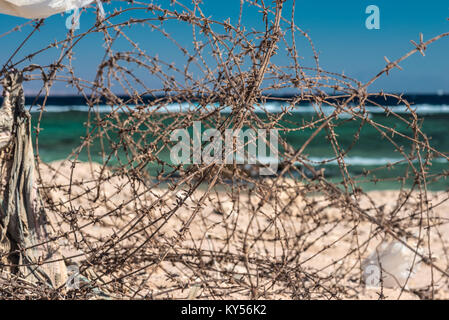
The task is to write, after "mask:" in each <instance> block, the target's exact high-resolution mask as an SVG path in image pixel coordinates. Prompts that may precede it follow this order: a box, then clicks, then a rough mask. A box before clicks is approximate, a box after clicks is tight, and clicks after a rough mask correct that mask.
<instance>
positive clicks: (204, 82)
mask: <svg viewBox="0 0 449 320" xmlns="http://www.w3.org/2000/svg"><path fill="white" fill-rule="evenodd" d="M124 2H126V1H124ZM285 3H286V2H285V1H281V0H276V1H274V2H273V3H270V4H267V3H265V2H264V1H241V5H240V9H239V15H238V18H235V20H236V21H237V22H235V23H234V24H233V23H231V19H228V20H225V21H219V20H214V19H212V18H209V17H207V15H206V14H205V13H204V12H203V10H202V8H203V7H202V6H203V5H202V4H201V2H200V1H192V2H189V3H187V2H184V1H177V0H173V1H171V4H167V5H162V4H155V3H152V2H151V3H147V2H144V1H132V2H129V3H126V6H125V3H124V8H121V9H117V10H115V11H114V12H113V13H110V14H108V15H107V16H106V17H105V18H102V17H101V16H100V15H99V12H97V15H98V17H97V22H96V23H95V24H94V25H92V26H89V27H88V28H87V29H86V31H84V30H83V31H80V32H79V33H75V30H69V31H68V33H67V35H66V37H65V38H64V39H62V40H57V41H55V42H54V43H51V44H44V46H43V47H42V49H39V50H36V51H34V52H25V51H24V50H25V46H24V44H25V43H26V42H27V41H28V40H29V39H30V38H32V37H34V36H36V35H35V34H34V33H35V32H36V31H37V30H38V29H39V28H40V27H42V26H45V20H39V21H33V22H31V23H25V24H23V25H21V26H17V27H14V28H12V29H11V31H8V32H6V33H4V34H2V35H0V38H2V37H7V36H10V35H11V34H14V33H16V32H17V31H18V30H25V29H27V30H28V29H30V27H31V29H32V30H31V31H30V32H29V33H28V37H26V38H25V41H24V43H22V44H20V45H19V46H17V50H15V51H14V52H13V53H12V55H11V57H10V58H9V59H8V60H7V61H6V63H5V64H4V65H3V68H2V71H1V72H0V78H4V77H6V76H7V74H8V73H9V72H10V71H11V70H12V69H13V68H15V69H18V70H22V71H23V73H24V76H25V80H28V81H33V82H34V83H36V82H39V83H41V89H40V90H39V92H38V94H37V95H36V97H38V96H41V101H43V103H41V104H40V105H39V106H37V105H36V104H37V102H38V98H36V100H35V101H34V102H33V103H32V105H31V107H32V108H35V107H39V113H38V115H37V116H35V118H36V119H37V123H33V127H34V130H35V161H36V165H37V167H38V170H37V177H38V179H37V184H38V186H39V191H40V193H41V196H42V197H43V200H44V207H45V210H46V212H47V215H48V216H49V217H50V218H51V219H50V220H51V221H52V231H53V235H52V236H51V237H50V238H49V239H48V240H47V241H46V243H48V242H51V243H57V244H58V246H59V249H60V251H61V254H62V258H61V259H60V260H63V261H64V263H65V265H67V266H73V265H75V266H77V268H79V271H80V274H81V275H82V279H81V284H80V287H79V288H78V289H73V290H67V287H66V286H65V285H62V286H59V287H53V288H51V287H46V286H43V285H41V284H39V283H37V284H36V283H31V282H27V281H26V279H23V277H21V276H20V274H14V273H2V277H1V278H0V282H1V286H0V295H1V297H2V298H13V299H14V298H30V297H32V298H48V299H64V298H75V299H82V298H89V297H95V298H139V299H142V298H145V299H161V298H176V299H181V298H203V299H222V298H251V299H262V298H264V299H266V298H268V299H269V298H288V299H316V298H321V299H340V298H357V297H359V296H360V295H361V294H362V293H363V292H364V290H365V289H364V284H363V260H364V259H365V258H366V257H367V255H368V254H369V252H370V251H372V250H373V248H376V246H377V245H378V244H379V243H380V242H382V241H386V240H388V239H393V240H395V241H398V242H399V243H402V244H403V245H404V246H406V247H407V248H408V249H409V250H410V251H411V252H412V253H413V254H414V256H415V259H414V262H413V263H414V264H415V263H416V264H417V263H418V262H421V261H422V262H421V263H423V264H424V265H426V267H425V268H426V270H428V273H427V274H426V284H425V286H423V288H424V289H422V290H420V291H419V290H412V289H409V288H408V287H407V286H406V285H403V286H401V287H402V289H401V290H399V293H398V294H397V295H395V296H394V298H399V297H400V296H401V295H402V294H403V293H404V292H406V293H410V294H415V295H416V296H418V297H420V298H423V297H431V298H434V297H439V296H440V295H443V294H444V293H445V292H447V288H448V287H447V285H448V282H447V275H448V273H447V267H448V262H449V260H448V255H447V240H446V239H445V236H444V232H443V231H442V230H443V229H444V227H445V226H446V224H447V217H444V216H440V215H439V214H438V212H439V211H438V210H437V209H438V208H439V207H440V208H441V207H443V208H444V206H445V205H446V206H447V202H448V201H447V200H448V194H447V192H443V191H441V192H431V191H429V190H430V189H429V186H431V184H432V183H433V182H435V181H439V180H442V179H445V178H446V177H447V175H448V173H447V170H440V171H438V170H434V169H433V170H432V171H431V170H430V169H431V166H432V163H433V161H434V159H435V158H437V157H438V158H443V159H445V160H449V158H448V154H447V153H444V152H442V151H439V150H438V146H435V145H432V144H431V141H430V139H429V138H428V137H427V135H426V134H425V133H424V132H423V130H422V128H421V122H422V121H421V120H422V119H421V118H420V116H419V115H418V114H417V113H416V111H415V110H414V109H413V108H412V106H411V104H410V103H409V102H408V101H406V100H405V98H404V97H403V96H401V95H395V94H389V93H384V92H376V93H370V92H368V88H369V87H370V86H371V85H372V84H373V83H374V82H375V81H376V80H377V79H378V78H380V77H382V76H384V75H385V74H388V72H389V71H390V70H392V69H393V68H400V66H399V64H400V63H401V62H402V61H404V60H405V59H407V58H409V57H410V56H412V55H413V54H415V53H418V52H420V53H424V51H425V50H426V49H427V47H428V46H429V45H431V44H432V43H434V42H435V41H438V40H440V39H441V38H444V37H447V36H448V35H449V33H444V34H441V35H438V36H436V37H434V38H431V39H429V40H427V41H424V39H423V38H422V37H421V39H420V41H419V44H416V43H413V45H414V46H415V47H416V48H414V49H413V50H411V51H409V52H407V53H406V54H404V56H402V57H401V58H399V59H396V60H394V61H392V62H391V61H390V60H389V59H387V58H386V59H385V60H386V65H385V67H384V68H383V69H382V70H380V72H379V73H378V74H376V75H375V76H373V77H372V79H370V80H369V81H367V82H361V81H358V80H356V79H352V78H350V77H348V76H345V75H341V74H337V73H333V72H328V71H326V70H323V69H322V68H321V67H320V64H319V58H318V53H317V51H316V49H315V47H314V45H313V42H312V39H311V37H309V35H308V34H307V33H306V32H305V31H303V30H302V29H301V28H300V27H299V26H297V25H296V23H295V19H294V8H295V1H293V2H291V5H290V4H289V10H287V9H285V7H284V6H285ZM290 7H291V8H290ZM246 10H254V11H256V12H259V13H260V15H261V21H260V23H261V25H260V26H261V27H260V28H256V27H253V26H249V25H245V24H244V17H245V11H246ZM138 13H145V15H144V17H142V15H139V14H138ZM134 14H135V16H136V17H139V18H130V15H134ZM233 20H234V19H233ZM170 24H176V25H179V28H183V30H184V29H185V30H187V28H190V29H191V31H192V33H191V38H190V39H188V41H185V39H179V37H177V35H176V34H173V33H169V32H168V31H167V29H170V28H169V27H167V28H166V26H167V25H170ZM133 28H147V29H148V30H149V31H152V32H157V33H159V34H160V37H161V41H166V42H167V43H171V45H174V46H175V47H176V48H177V50H178V53H179V54H180V57H182V59H179V61H182V62H178V63H176V64H175V63H172V62H171V61H168V60H167V61H164V59H163V58H161V57H159V56H158V55H152V54H149V53H147V52H146V51H145V50H144V49H143V48H142V47H141V46H140V45H139V44H138V43H137V42H136V40H133V37H132V34H133V31H132V30H133ZM93 34H96V35H98V34H101V35H102V37H103V43H102V45H103V48H104V55H103V58H102V59H101V61H100V62H99V63H98V66H97V69H96V73H95V77H94V78H93V79H86V78H84V77H82V76H80V75H79V74H80V73H79V71H78V70H77V67H74V65H75V64H74V63H73V61H74V60H75V58H76V56H77V54H76V53H75V49H76V48H77V46H79V43H80V41H82V40H83V39H85V38H87V37H89V36H91V35H93ZM184 36H185V34H184V32H183V37H184ZM302 39H305V40H306V42H304V41H302ZM119 42H120V46H118V45H116V44H117V43H119ZM298 43H301V44H304V43H308V46H309V47H308V48H303V47H300V48H298V46H297V44H298ZM119 48H120V49H119ZM306 50H310V52H311V54H312V56H313V60H314V62H313V64H314V65H313V66H310V65H303V64H302V63H301V58H300V57H299V52H301V53H303V52H305V51H306ZM152 51H155V52H156V51H157V50H152ZM42 56H45V58H46V60H49V61H51V63H48V64H47V65H42V64H39V63H37V62H36V61H38V60H39V59H40V58H41V57H42ZM275 61H276V62H275ZM278 61H282V64H279V63H278ZM149 78H151V79H155V81H154V83H158V84H159V86H150V85H149V84H148V83H149V82H148V81H147V80H148V79H149ZM57 83H63V84H66V85H68V86H70V87H71V88H73V90H75V91H76V93H77V94H78V95H80V96H82V97H83V98H84V99H85V101H86V105H87V108H88V113H87V115H86V122H85V129H86V134H85V136H83V137H82V138H81V140H80V143H79V146H78V147H77V148H75V149H74V150H73V151H72V152H71V153H70V154H67V157H66V159H65V160H63V161H58V162H53V163H44V162H43V161H41V156H40V148H41V146H42V142H40V140H39V138H40V136H41V130H42V129H43V128H42V124H41V121H42V119H45V117H46V107H47V100H48V98H49V96H50V91H51V88H52V87H53V86H54V85H55V84H57ZM120 92H121V93H122V94H119V93H120ZM284 92H289V95H288V96H286V95H284V94H283V93H284ZM379 96H381V97H385V99H387V98H388V99H391V100H392V101H395V102H397V103H398V104H402V105H405V106H406V109H407V111H408V114H407V115H403V114H399V113H396V112H395V109H394V108H392V107H387V106H384V105H382V104H380V103H379V102H378V101H379V100H378V99H377V98H378V97H379ZM267 101H276V102H278V103H281V104H282V105H283V107H282V110H278V111H277V112H272V111H271V110H269V109H268V108H266V102H267ZM174 104H175V105H176V104H180V105H181V104H182V105H183V106H184V107H183V108H182V109H181V108H180V110H179V111H177V112H174V111H173V109H170V106H172V105H174ZM304 104H307V105H312V106H314V113H315V114H314V115H313V117H311V118H310V119H308V118H307V119H306V118H304V119H303V120H302V123H298V122H297V121H295V120H294V119H293V118H292V117H291V114H292V112H294V111H295V110H296V109H297V108H301V107H302V105H304ZM99 105H107V106H109V107H110V109H108V111H106V112H105V111H104V110H103V111H102V112H100V111H99V109H98V106H99ZM368 105H369V106H374V107H376V108H378V109H379V110H382V111H383V112H385V114H388V116H389V117H390V118H391V119H394V120H395V121H397V122H398V123H401V128H407V129H405V130H402V129H398V128H397V127H395V126H390V125H388V124H384V123H382V121H379V120H378V119H377V118H373V117H370V114H369V111H367V109H366V107H367V106H368ZM329 109H330V110H331V112H328V111H327V110H329ZM196 121H201V124H202V126H203V128H204V129H208V128H216V129H218V130H219V132H220V133H221V134H223V135H224V134H225V131H226V129H233V130H238V129H245V128H249V129H254V130H256V131H257V130H258V129H266V130H269V129H277V130H278V131H279V132H280V136H279V159H280V164H279V170H278V172H277V173H276V174H274V175H272V176H258V175H257V174H256V175H255V174H253V171H254V170H255V169H259V168H260V167H263V166H264V165H263V164H260V163H259V164H255V165H250V166H248V165H242V164H238V163H236V162H234V163H232V164H225V163H217V162H212V163H204V164H201V163H199V164H191V165H184V166H183V165H176V164H174V163H173V162H172V161H170V160H169V159H167V156H166V155H167V154H168V153H170V151H171V150H172V148H173V147H174V145H175V142H173V141H171V140H170V134H171V133H172V132H173V131H174V130H176V129H186V128H191V127H192V126H193V125H194V123H195V122H196ZM348 122H352V123H357V124H358V125H357V130H356V131H355V132H353V138H352V141H350V143H348V144H347V143H342V140H341V139H340V134H339V130H340V129H341V128H342V127H344V126H345V125H346V124H347V123H348ZM366 128H369V129H370V130H371V131H372V132H374V133H373V135H374V136H375V137H376V139H379V140H380V139H382V140H383V141H386V142H387V143H388V144H389V145H390V147H391V150H392V151H394V152H397V153H398V154H400V156H401V160H399V161H397V162H394V163H391V164H388V165H385V166H384V165H381V166H378V167H375V168H371V169H364V170H363V172H359V173H354V172H353V171H351V168H350V166H351V165H350V164H349V163H347V161H346V156H347V155H348V153H349V152H350V151H351V150H352V149H353V148H354V147H355V146H356V145H357V144H359V143H360V136H361V132H362V130H367V129H366ZM292 133H304V134H306V133H307V138H305V139H304V143H302V145H301V146H300V147H296V148H295V146H294V145H292V143H291V142H289V139H288V135H289V134H292ZM318 140H319V141H320V143H327V144H328V146H329V147H330V148H331V150H332V153H333V156H332V157H328V159H326V160H316V159H314V158H313V157H310V156H309V154H308V148H309V147H310V146H311V145H312V144H314V143H317V142H316V141H318ZM248 144H250V142H249V141H248ZM233 151H235V150H233ZM83 159H87V161H85V160H84V161H83ZM99 159H100V160H99ZM329 163H336V164H337V168H338V174H337V178H335V177H333V176H329V175H327V173H326V170H324V171H323V170H320V168H325V167H324V166H325V165H326V164H329ZM398 166H403V167H405V169H404V170H403V171H401V172H399V171H395V174H393V175H392V176H391V177H388V178H385V177H382V176H381V177H377V176H376V173H379V172H381V171H382V170H391V169H392V168H394V167H398ZM396 173H397V174H396ZM382 181H396V182H397V183H398V184H399V185H400V189H399V190H397V191H389V193H388V196H389V197H391V199H387V198H385V199H382V197H380V198H379V197H377V198H376V196H374V193H372V192H368V191H365V190H364V188H363V185H364V184H366V183H368V182H369V183H378V182H382ZM383 200H385V201H383ZM386 200H391V201H390V202H386ZM41 245H45V243H39V244H37V245H36V246H41ZM27 249H29V248H21V250H27ZM435 252H439V253H440V254H441V256H439V257H438V258H439V259H438V260H436V259H435ZM13 253H14V252H3V253H2V261H3V259H5V258H7V257H8V256H9V255H11V254H13ZM51 262H55V261H54V260H53V261H51V260H50V261H45V262H44V263H51ZM2 266H3V269H4V270H6V269H5V268H6V267H8V263H6V262H5V263H3V264H2ZM10 267H11V266H10ZM382 292H384V288H382ZM381 298H382V296H381Z"/></svg>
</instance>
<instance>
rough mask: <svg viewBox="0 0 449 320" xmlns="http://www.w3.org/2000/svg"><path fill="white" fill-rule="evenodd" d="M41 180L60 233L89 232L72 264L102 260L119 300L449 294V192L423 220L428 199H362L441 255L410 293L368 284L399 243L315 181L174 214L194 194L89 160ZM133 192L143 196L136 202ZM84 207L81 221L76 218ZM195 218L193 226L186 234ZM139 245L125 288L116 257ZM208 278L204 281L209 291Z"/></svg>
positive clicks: (196, 196)
mask: <svg viewBox="0 0 449 320" xmlns="http://www.w3.org/2000/svg"><path fill="white" fill-rule="evenodd" d="M40 174H41V177H42V183H43V188H42V191H43V193H45V194H47V195H48V199H49V200H48V201H49V203H50V204H51V205H50V206H49V207H51V208H52V210H51V220H52V224H53V226H54V227H55V232H56V233H57V234H63V233H64V232H69V231H70V230H77V231H76V232H72V233H69V236H68V237H67V239H68V240H65V241H60V245H61V250H62V254H63V256H64V257H65V262H66V264H67V265H75V264H76V265H78V266H83V265H86V264H88V265H90V266H91V267H92V268H90V269H89V273H86V274H85V276H86V277H87V278H89V279H94V280H95V281H94V283H99V284H101V288H102V290H104V291H108V292H109V294H111V295H112V296H117V297H126V287H129V289H130V291H133V290H131V289H135V286H139V288H141V290H139V296H137V297H136V298H145V297H146V298H155V299H161V298H175V299H186V298H198V299H209V298H214V297H215V298H216V297H220V298H228V299H247V298H250V297H254V296H255V297H260V298H263V299H302V298H320V299H425V298H431V295H432V291H433V294H434V296H433V297H434V298H437V299H446V298H449V287H448V283H447V279H446V278H445V276H443V275H442V274H441V272H440V271H438V270H437V269H436V268H439V269H441V270H447V265H448V256H447V254H446V252H447V245H448V241H449V240H448V238H447V237H446V236H444V235H447V234H448V233H449V225H448V218H449V202H448V201H447V197H448V195H447V193H445V192H434V193H428V198H429V202H428V203H429V208H430V210H429V216H428V217H426V216H420V215H421V214H420V208H419V201H418V199H417V198H418V197H417V194H416V193H411V194H410V195H409V196H408V198H407V199H406V200H405V201H403V202H401V201H398V199H401V198H403V197H404V193H402V194H401V192H399V191H371V192H369V193H367V194H366V195H361V196H360V198H359V199H358V200H357V201H359V203H360V206H361V207H362V208H364V210H365V213H366V214H367V215H368V216H370V217H373V218H375V219H377V220H376V221H383V222H385V225H389V226H393V230H405V231H406V232H407V234H403V235H402V238H401V239H403V240H404V241H405V242H406V243H407V244H409V245H410V246H411V247H413V248H416V247H417V244H418V240H417V239H418V238H419V239H421V241H420V242H419V246H418V247H419V248H420V250H421V251H420V252H421V253H422V255H423V256H425V257H429V249H430V250H431V260H430V259H429V260H428V261H427V263H426V262H420V261H421V260H422V259H421V258H420V257H418V256H417V257H416V266H415V267H414V269H413V270H414V274H413V275H412V276H411V277H410V279H409V281H408V282H407V285H406V287H405V288H399V287H398V288H382V287H378V288H367V287H366V286H365V284H364V283H363V276H362V273H363V270H362V269H361V263H362V261H363V260H364V259H365V258H366V257H367V256H368V255H369V254H370V253H371V252H373V250H375V249H376V247H377V246H378V245H379V244H380V243H381V242H382V241H387V242H388V241H391V240H392V237H391V236H386V233H385V232H383V231H382V230H381V228H379V226H378V225H377V224H376V223H373V222H372V221H370V220H369V219H368V218H366V217H363V216H361V215H360V214H357V213H356V212H351V211H350V210H347V211H345V210H342V209H341V208H339V207H338V206H337V205H336V204H335V203H333V201H332V200H329V198H327V199H328V200H325V198H324V197H323V196H320V195H301V192H300V191H301V190H302V188H303V187H304V186H303V185H302V184H301V183H299V182H296V181H294V180H292V179H280V180H279V181H278V182H277V183H280V184H281V185H282V188H279V189H278V190H283V191H282V192H281V194H277V195H276V196H272V199H269V200H268V201H266V199H265V198H264V192H265V191H263V190H260V192H259V193H253V194H251V193H248V194H244V193H240V194H234V195H232V193H228V192H226V191H216V192H211V193H210V194H209V195H208V196H207V197H206V199H205V200H204V202H203V204H201V205H200V206H198V205H197V204H198V202H199V201H200V199H201V197H202V196H203V193H204V192H202V191H201V190H196V191H195V192H194V193H193V194H191V195H190V196H188V197H187V198H186V201H185V202H184V203H183V204H182V205H181V206H180V207H179V208H178V209H176V210H175V211H172V210H173V209H174V208H176V206H177V203H178V201H179V199H182V198H184V197H185V192H183V191H182V190H173V191H170V190H169V189H163V188H150V189H148V188H147V187H145V186H144V185H143V184H141V183H140V184H139V183H130V181H128V180H126V179H124V178H121V177H120V176H116V175H114V174H113V173H112V171H109V170H105V169H103V170H102V168H101V166H100V165H99V164H95V163H91V164H89V163H77V164H76V165H75V167H74V169H73V172H72V170H71V165H70V164H69V163H67V162H61V161H59V162H53V163H50V164H49V165H47V164H41V166H40ZM100 177H102V179H104V180H105V181H104V182H103V183H101V184H100V185H99V184H98V183H96V182H95V181H96V180H98V179H99V178H100ZM100 180H101V179H100ZM70 181H72V187H71V189H70V190H69V189H68V185H69V184H70V183H69V182H70ZM61 186H66V187H65V188H64V187H62V188H61ZM53 187H58V189H59V190H58V191H55V190H54V189H53ZM298 191H299V192H298ZM165 193H168V194H166V195H164V194H165ZM133 194H134V195H135V194H141V196H139V197H138V198H137V199H134V200H133V201H131V202H130V201H129V200H130V199H133V198H135V197H133V196H132V195H133ZM266 197H268V196H267V195H266ZM44 198H45V197H44ZM159 198H160V199H161V200H158V199H159ZM177 198H178V200H177ZM69 199H70V200H71V203H70V202H69V201H68V200H69ZM261 200H262V201H261ZM335 201H336V200H335ZM398 203H402V205H401V207H400V208H397V204H398ZM374 208H377V209H374ZM74 210H75V211H76V212H77V220H76V221H73V220H68V219H67V217H69V212H71V211H72V212H73V211H74ZM379 213H381V214H382V215H381V216H379ZM427 218H428V219H429V220H427ZM189 221H190V224H189V229H188V231H186V232H185V233H184V234H183V235H182V236H180V234H181V229H182V228H183V226H184V225H185V224H186V223H187V222H189ZM387 222H388V223H387ZM427 223H430V224H431V228H430V231H429V229H428V228H426V225H427ZM420 226H421V227H420ZM130 230H133V232H132V233H131V234H130ZM125 235H126V236H125ZM112 239H121V241H120V242H117V244H116V245H115V247H114V249H113V250H112V251H113V252H111V250H106V251H105V250H104V247H107V245H108V244H110V243H111V241H113V240H112ZM130 248H131V249H130ZM136 248H138V249H137V250H136ZM128 250H136V251H133V256H132V259H131V260H132V261H130V265H129V270H130V271H131V270H139V272H135V273H133V274H132V275H127V276H126V277H125V278H123V279H120V281H119V280H117V279H119V278H120V276H123V274H116V273H114V272H110V273H108V272H107V261H115V260H116V259H119V258H120V257H124V256H126V252H128ZM101 252H103V253H102V254H100V253H101ZM412 255H414V254H413V253H412ZM430 261H431V262H430ZM432 264H433V266H432ZM105 266H106V268H105ZM293 266H294V268H297V270H293V269H291V268H292V267H293ZM105 270H106V271H105ZM122 272H123V271H122ZM305 275H307V276H305ZM296 276H297V277H298V278H295V277H296ZM273 279H276V281H273ZM200 280H201V281H202V283H203V285H202V286H198V285H197V283H199V281H200ZM205 283H207V286H205V285H204V284H205ZM118 287H120V288H119V290H118V291H117V289H118ZM248 288H250V289H248ZM251 290H253V291H255V292H251Z"/></svg>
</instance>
